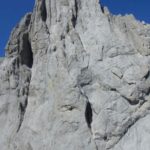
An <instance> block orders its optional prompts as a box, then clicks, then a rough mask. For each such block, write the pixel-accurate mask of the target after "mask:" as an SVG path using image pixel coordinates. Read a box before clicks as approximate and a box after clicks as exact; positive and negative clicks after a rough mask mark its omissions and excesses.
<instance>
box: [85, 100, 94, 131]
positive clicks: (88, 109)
mask: <svg viewBox="0 0 150 150" xmlns="http://www.w3.org/2000/svg"><path fill="white" fill-rule="evenodd" d="M92 117H93V114H92V107H91V104H90V102H87V103H86V109H85V120H86V122H87V125H88V127H89V128H90V129H91V123H92Z"/></svg>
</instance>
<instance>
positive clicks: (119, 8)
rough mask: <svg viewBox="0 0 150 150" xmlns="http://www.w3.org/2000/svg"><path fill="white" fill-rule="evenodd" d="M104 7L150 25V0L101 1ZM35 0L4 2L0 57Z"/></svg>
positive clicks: (0, 18)
mask: <svg viewBox="0 0 150 150" xmlns="http://www.w3.org/2000/svg"><path fill="white" fill-rule="evenodd" d="M101 3H102V5H105V6H107V7H108V8H109V10H110V12H111V13H113V14H122V15H124V14H129V13H132V14H134V16H135V17H136V18H137V19H138V20H141V21H143V20H144V21H145V22H147V23H150V0H101ZM33 6H34V0H2V1H1V4H0V56H4V53H5V52H4V48H5V45H6V43H7V41H8V38H9V35H10V32H11V30H12V29H13V27H14V26H15V25H16V24H17V23H18V22H19V20H20V19H21V18H22V17H23V16H24V15H25V13H26V12H31V11H32V9H33Z"/></svg>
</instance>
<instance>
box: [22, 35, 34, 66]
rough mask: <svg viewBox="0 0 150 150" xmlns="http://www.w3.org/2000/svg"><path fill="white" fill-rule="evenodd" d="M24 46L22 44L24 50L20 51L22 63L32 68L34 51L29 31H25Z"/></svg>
mask: <svg viewBox="0 0 150 150" xmlns="http://www.w3.org/2000/svg"><path fill="white" fill-rule="evenodd" d="M22 40H23V46H22V51H21V53H20V56H21V64H22V65H26V66H27V67H29V68H32V65H33V53H32V48H31V44H30V41H29V37H28V33H25V34H24V35H23V38H22Z"/></svg>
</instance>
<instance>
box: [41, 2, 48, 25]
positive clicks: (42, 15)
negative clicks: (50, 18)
mask: <svg viewBox="0 0 150 150" xmlns="http://www.w3.org/2000/svg"><path fill="white" fill-rule="evenodd" d="M40 11H41V17H42V21H44V22H45V21H46V19H47V10H46V4H45V0H42V3H41V7H40Z"/></svg>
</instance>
